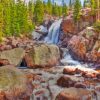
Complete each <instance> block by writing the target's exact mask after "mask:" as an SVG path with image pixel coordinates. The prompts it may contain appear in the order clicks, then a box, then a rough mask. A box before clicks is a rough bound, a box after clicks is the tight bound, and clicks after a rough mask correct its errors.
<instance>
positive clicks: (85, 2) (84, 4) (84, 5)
mask: <svg viewBox="0 0 100 100" xmlns="http://www.w3.org/2000/svg"><path fill="white" fill-rule="evenodd" d="M86 5H87V0H84V3H83V7H84V8H85V7H86Z"/></svg>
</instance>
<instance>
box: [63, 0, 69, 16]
mask: <svg viewBox="0 0 100 100" xmlns="http://www.w3.org/2000/svg"><path fill="white" fill-rule="evenodd" d="M62 5H63V6H62V14H63V15H67V11H68V9H67V5H66V3H65V2H64V0H62Z"/></svg>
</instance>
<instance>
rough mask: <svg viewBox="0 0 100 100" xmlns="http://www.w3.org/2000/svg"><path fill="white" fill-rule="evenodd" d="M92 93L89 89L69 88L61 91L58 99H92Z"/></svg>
mask: <svg viewBox="0 0 100 100" xmlns="http://www.w3.org/2000/svg"><path fill="white" fill-rule="evenodd" d="M91 99H92V93H91V92H90V91H89V90H85V89H81V88H79V89H77V88H67V89H64V90H63V91H61V92H60V93H59V94H58V96H57V97H56V100H91Z"/></svg>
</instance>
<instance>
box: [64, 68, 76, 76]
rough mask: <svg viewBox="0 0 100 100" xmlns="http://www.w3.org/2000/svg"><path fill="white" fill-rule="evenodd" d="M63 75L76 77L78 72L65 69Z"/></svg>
mask: <svg viewBox="0 0 100 100" xmlns="http://www.w3.org/2000/svg"><path fill="white" fill-rule="evenodd" d="M63 74H68V75H74V74H76V70H75V69H72V68H64V70H63Z"/></svg>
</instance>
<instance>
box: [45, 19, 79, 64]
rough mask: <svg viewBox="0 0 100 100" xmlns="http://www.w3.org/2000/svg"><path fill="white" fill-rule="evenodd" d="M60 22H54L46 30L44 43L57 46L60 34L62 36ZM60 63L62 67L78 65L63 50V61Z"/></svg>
mask: <svg viewBox="0 0 100 100" xmlns="http://www.w3.org/2000/svg"><path fill="white" fill-rule="evenodd" d="M61 22H62V19H60V20H56V21H55V22H54V23H53V24H52V25H51V27H50V28H49V30H48V35H47V36H46V37H45V39H44V42H45V43H48V44H58V43H59V41H60V40H59V37H60V35H61V34H63V33H62V32H61V29H60V25H61ZM61 63H62V64H63V65H80V62H78V61H75V60H73V59H72V57H71V55H70V54H69V53H68V50H67V49H64V50H63V59H62V60H61Z"/></svg>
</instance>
